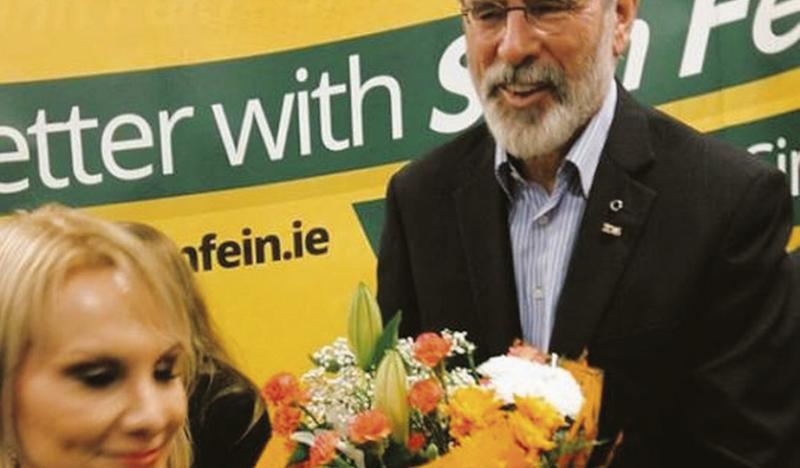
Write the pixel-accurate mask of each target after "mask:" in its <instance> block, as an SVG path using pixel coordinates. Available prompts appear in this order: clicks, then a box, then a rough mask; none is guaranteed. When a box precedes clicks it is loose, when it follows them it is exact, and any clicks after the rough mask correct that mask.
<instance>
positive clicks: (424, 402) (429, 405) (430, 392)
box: [408, 379, 444, 414]
mask: <svg viewBox="0 0 800 468" xmlns="http://www.w3.org/2000/svg"><path fill="white" fill-rule="evenodd" d="M443 395H444V390H443V389H442V386H441V385H440V384H439V381H437V380H436V379H426V380H420V381H419V382H417V383H415V384H414V385H413V386H412V387H411V390H410V391H409V392H408V403H409V404H410V405H411V406H412V407H413V408H416V409H417V410H419V412H420V413H422V414H428V413H430V412H431V411H433V410H435V409H436V405H438V404H439V401H441V399H442V396H443Z"/></svg>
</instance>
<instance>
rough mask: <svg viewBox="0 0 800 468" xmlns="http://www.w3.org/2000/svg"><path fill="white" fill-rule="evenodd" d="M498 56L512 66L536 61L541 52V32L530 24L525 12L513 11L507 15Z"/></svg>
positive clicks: (498, 47)
mask: <svg viewBox="0 0 800 468" xmlns="http://www.w3.org/2000/svg"><path fill="white" fill-rule="evenodd" d="M501 34H502V36H501V37H500V43H499V44H498V46H497V55H498V56H499V57H500V59H502V60H503V61H504V62H506V63H508V64H510V65H519V64H521V63H524V62H526V61H531V60H534V59H535V58H536V57H537V56H538V55H539V53H540V52H541V47H542V42H541V37H540V36H541V33H540V31H539V30H538V29H537V28H536V27H535V26H533V25H531V24H530V23H528V20H527V18H526V16H525V12H524V11H523V10H512V11H509V12H508V13H507V15H506V23H505V27H504V29H503V31H502V32H501Z"/></svg>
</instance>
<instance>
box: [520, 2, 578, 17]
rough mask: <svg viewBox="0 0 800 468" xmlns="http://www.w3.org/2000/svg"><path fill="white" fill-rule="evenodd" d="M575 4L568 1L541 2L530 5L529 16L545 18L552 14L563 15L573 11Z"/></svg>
mask: <svg viewBox="0 0 800 468" xmlns="http://www.w3.org/2000/svg"><path fill="white" fill-rule="evenodd" d="M572 5H573V2H571V1H567V0H552V1H541V2H536V3H533V4H530V5H528V14H529V15H532V16H544V15H548V14H552V13H563V12H565V11H569V10H570V9H572Z"/></svg>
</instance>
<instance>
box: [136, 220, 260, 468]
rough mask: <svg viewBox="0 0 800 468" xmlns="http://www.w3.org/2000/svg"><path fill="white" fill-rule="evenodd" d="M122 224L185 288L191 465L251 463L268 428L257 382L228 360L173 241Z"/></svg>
mask: <svg viewBox="0 0 800 468" xmlns="http://www.w3.org/2000/svg"><path fill="white" fill-rule="evenodd" d="M123 226H124V227H125V228H126V229H127V230H128V231H129V232H131V233H133V234H134V235H135V236H136V237H138V238H139V239H140V240H142V241H143V242H144V243H145V244H146V245H147V246H148V247H149V248H150V249H152V250H153V251H154V252H156V253H157V254H158V255H159V256H160V257H161V261H162V262H163V263H166V264H169V265H170V267H171V270H172V275H173V277H174V279H175V280H176V281H177V282H178V283H180V285H181V287H182V289H183V292H184V295H183V301H184V303H185V307H186V308H187V309H188V310H189V318H190V321H191V326H192V345H193V349H194V352H195V357H196V361H197V363H198V364H197V365H198V374H197V385H196V386H195V387H194V389H193V390H192V392H191V395H190V397H189V424H190V428H191V434H192V446H193V451H194V456H195V460H194V464H193V467H194V468H221V467H224V468H252V467H253V466H254V465H255V464H256V462H257V461H258V459H259V456H260V455H261V452H262V451H263V450H264V447H265V445H266V444H267V441H268V440H269V437H270V429H271V428H270V424H269V417H268V415H267V412H266V408H265V406H264V403H263V401H262V400H261V396H260V392H259V391H258V388H257V387H256V386H255V385H254V384H253V383H252V382H251V381H250V380H249V379H248V378H247V377H246V376H245V375H244V374H242V373H241V372H240V371H239V370H237V369H236V367H235V366H234V365H233V362H232V360H231V358H230V356H229V354H228V353H227V351H226V350H225V348H224V346H223V344H222V341H221V340H220V338H219V336H218V334H217V332H216V330H215V329H214V326H213V323H212V321H211V317H210V315H209V313H208V310H207V308H206V304H205V301H204V299H203V296H202V294H201V293H200V290H199V288H198V285H197V282H196V281H195V278H194V273H193V271H192V270H191V269H190V267H189V264H188V263H187V262H186V260H185V259H184V258H183V257H182V256H181V254H180V252H179V251H178V248H177V247H176V246H175V244H174V243H173V242H172V241H171V240H170V239H169V238H168V237H167V236H166V235H164V234H163V233H161V232H160V231H158V230H157V229H155V228H153V227H152V226H149V225H146V224H141V223H123Z"/></svg>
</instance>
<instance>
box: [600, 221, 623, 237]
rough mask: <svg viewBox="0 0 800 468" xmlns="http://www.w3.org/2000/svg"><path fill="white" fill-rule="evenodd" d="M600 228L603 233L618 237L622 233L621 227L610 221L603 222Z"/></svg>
mask: <svg viewBox="0 0 800 468" xmlns="http://www.w3.org/2000/svg"><path fill="white" fill-rule="evenodd" d="M600 230H601V231H603V233H604V234H608V235H610V236H614V237H619V236H621V235H622V228H621V227H620V226H616V225H614V224H611V223H603V227H602V229H600Z"/></svg>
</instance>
